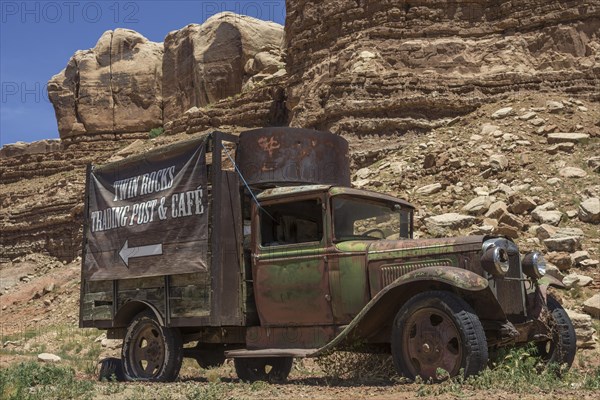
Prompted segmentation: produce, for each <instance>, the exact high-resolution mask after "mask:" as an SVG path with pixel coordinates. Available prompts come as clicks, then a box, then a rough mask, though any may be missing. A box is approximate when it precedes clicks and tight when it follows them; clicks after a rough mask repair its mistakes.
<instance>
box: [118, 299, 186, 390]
mask: <svg viewBox="0 0 600 400" xmlns="http://www.w3.org/2000/svg"><path fill="white" fill-rule="evenodd" d="M121 354H122V359H123V369H124V371H125V376H126V377H127V379H128V380H132V381H152V382H170V381H174V380H175V379H177V375H179V370H180V369H181V363H182V361H183V345H182V340H181V334H180V333H179V330H178V329H176V328H166V327H163V326H161V325H160V323H159V322H158V320H157V319H156V316H155V315H154V313H153V312H152V311H150V310H146V311H142V312H141V313H139V314H138V315H136V316H135V317H134V318H133V320H132V321H131V323H130V324H129V326H128V327H127V332H126V334H125V338H124V339H123V348H122V350H121Z"/></svg>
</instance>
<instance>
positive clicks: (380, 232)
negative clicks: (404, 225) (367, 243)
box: [362, 228, 385, 239]
mask: <svg viewBox="0 0 600 400" xmlns="http://www.w3.org/2000/svg"><path fill="white" fill-rule="evenodd" d="M370 233H378V234H379V235H381V239H384V238H385V233H384V232H383V231H382V230H381V229H379V228H373V229H369V230H368V231H366V232H363V233H362V236H371V235H370Z"/></svg>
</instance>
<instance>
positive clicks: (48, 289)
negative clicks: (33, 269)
mask: <svg viewBox="0 0 600 400" xmlns="http://www.w3.org/2000/svg"><path fill="white" fill-rule="evenodd" d="M55 286H56V285H55V284H54V282H52V283H50V284H48V285H46V287H44V294H48V293H52V292H53V291H54V288H55Z"/></svg>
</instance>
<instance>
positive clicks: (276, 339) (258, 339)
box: [246, 310, 336, 350]
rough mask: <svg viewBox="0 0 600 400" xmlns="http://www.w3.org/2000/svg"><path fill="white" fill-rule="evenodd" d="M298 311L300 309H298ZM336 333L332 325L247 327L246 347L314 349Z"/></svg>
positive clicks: (329, 339) (250, 348) (325, 342)
mask: <svg viewBox="0 0 600 400" xmlns="http://www.w3.org/2000/svg"><path fill="white" fill-rule="evenodd" d="M298 311H299V312H300V311H301V310H298ZM335 335H336V332H335V328H334V326H333V325H327V326H321V325H314V326H286V327H265V326H253V327H249V328H248V330H247V333H246V348H247V349H249V350H253V349H267V348H272V349H316V348H319V347H322V346H324V345H326V344H327V343H328V342H330V341H331V340H332V339H333V338H334V337H335Z"/></svg>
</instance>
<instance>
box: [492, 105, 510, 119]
mask: <svg viewBox="0 0 600 400" xmlns="http://www.w3.org/2000/svg"><path fill="white" fill-rule="evenodd" d="M513 113H514V110H513V108H512V107H504V108H501V109H499V110H497V111H496V112H495V113H493V114H492V119H502V118H506V117H508V116H509V115H512V114H513Z"/></svg>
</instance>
